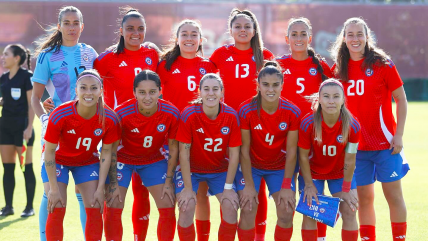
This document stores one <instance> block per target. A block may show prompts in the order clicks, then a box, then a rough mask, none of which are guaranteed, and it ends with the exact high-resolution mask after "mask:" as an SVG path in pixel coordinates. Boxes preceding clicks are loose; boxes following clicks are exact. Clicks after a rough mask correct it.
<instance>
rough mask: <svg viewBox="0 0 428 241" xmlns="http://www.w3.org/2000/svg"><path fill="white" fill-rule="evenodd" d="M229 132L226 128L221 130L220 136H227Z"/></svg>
mask: <svg viewBox="0 0 428 241" xmlns="http://www.w3.org/2000/svg"><path fill="white" fill-rule="evenodd" d="M229 131H230V129H229V127H227V126H225V127H222V128H221V134H223V135H227V134H229Z"/></svg>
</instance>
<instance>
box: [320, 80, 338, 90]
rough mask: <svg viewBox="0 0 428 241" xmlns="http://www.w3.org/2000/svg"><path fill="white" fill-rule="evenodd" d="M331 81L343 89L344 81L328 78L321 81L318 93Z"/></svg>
mask: <svg viewBox="0 0 428 241" xmlns="http://www.w3.org/2000/svg"><path fill="white" fill-rule="evenodd" d="M330 83H333V84H336V85H338V86H339V87H340V88H341V89H342V91H343V85H342V83H340V82H339V81H338V80H335V79H328V80H326V81H324V82H322V83H321V85H320V88H319V90H318V93H319V92H321V89H322V87H324V86H325V85H327V84H330Z"/></svg>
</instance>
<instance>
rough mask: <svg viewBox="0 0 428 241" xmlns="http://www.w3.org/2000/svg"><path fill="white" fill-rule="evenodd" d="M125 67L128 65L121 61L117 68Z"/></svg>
mask: <svg viewBox="0 0 428 241" xmlns="http://www.w3.org/2000/svg"><path fill="white" fill-rule="evenodd" d="M125 66H128V65H127V64H126V63H125V61H122V63H120V64H119V67H125Z"/></svg>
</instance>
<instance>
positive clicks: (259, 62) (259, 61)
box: [228, 8, 264, 71]
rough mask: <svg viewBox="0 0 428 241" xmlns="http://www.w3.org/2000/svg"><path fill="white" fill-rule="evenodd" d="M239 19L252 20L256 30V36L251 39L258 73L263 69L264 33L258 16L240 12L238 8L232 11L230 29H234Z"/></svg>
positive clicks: (247, 11)
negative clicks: (234, 23) (234, 24)
mask: <svg viewBox="0 0 428 241" xmlns="http://www.w3.org/2000/svg"><path fill="white" fill-rule="evenodd" d="M239 17H245V18H248V19H250V20H251V22H252V23H253V28H254V31H255V33H254V36H253V38H251V49H252V50H253V55H254V60H255V62H256V68H257V71H260V69H261V68H262V67H263V60H264V57H263V48H264V47H263V40H262V33H261V30H260V27H259V22H258V21H257V18H256V15H255V14H254V13H252V12H251V11H250V10H243V11H241V10H239V9H237V8H234V9H232V11H231V12H230V16H229V21H228V22H229V28H230V30H231V29H232V24H233V22H235V20H236V19H237V18H239Z"/></svg>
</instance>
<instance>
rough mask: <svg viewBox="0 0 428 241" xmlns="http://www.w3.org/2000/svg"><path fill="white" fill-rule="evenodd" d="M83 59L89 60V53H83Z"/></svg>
mask: <svg viewBox="0 0 428 241" xmlns="http://www.w3.org/2000/svg"><path fill="white" fill-rule="evenodd" d="M82 59H83V60H84V61H85V62H88V61H89V56H88V54H86V53H85V54H83V56H82Z"/></svg>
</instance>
